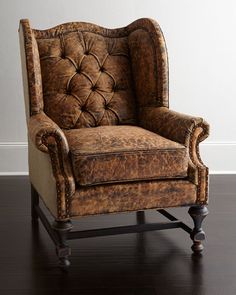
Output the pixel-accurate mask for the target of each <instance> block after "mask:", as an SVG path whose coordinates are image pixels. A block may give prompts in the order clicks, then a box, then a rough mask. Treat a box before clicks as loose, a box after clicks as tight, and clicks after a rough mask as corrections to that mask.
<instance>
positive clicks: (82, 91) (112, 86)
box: [24, 19, 168, 129]
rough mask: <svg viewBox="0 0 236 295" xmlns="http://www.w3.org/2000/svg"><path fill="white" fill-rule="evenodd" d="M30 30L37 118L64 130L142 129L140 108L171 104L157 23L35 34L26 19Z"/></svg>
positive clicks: (68, 27) (74, 26)
mask: <svg viewBox="0 0 236 295" xmlns="http://www.w3.org/2000/svg"><path fill="white" fill-rule="evenodd" d="M24 30H25V36H28V39H27V38H26V39H25V41H26V43H25V47H26V50H27V47H28V50H31V51H32V54H31V59H32V60H31V61H28V73H30V72H32V68H33V71H34V74H33V73H32V75H36V76H35V80H37V83H36V86H34V87H38V89H36V90H37V91H36V92H35V91H34V92H33V95H32V93H30V94H31V95H30V100H31V107H30V109H31V110H30V113H31V114H32V113H35V112H36V113H37V112H40V110H44V112H45V113H46V114H47V115H48V116H49V117H50V118H51V119H52V120H53V121H55V122H56V123H57V124H58V125H59V126H60V127H61V128H63V129H73V128H84V127H96V126H100V125H118V124H121V125H138V113H139V110H140V109H142V108H145V107H153V106H168V65H167V56H166V49H165V43H164V39H163V36H162V33H161V31H160V28H159V26H158V25H157V23H156V22H154V21H152V20H150V19H140V20H137V21H135V22H133V23H132V24H131V25H129V26H127V27H125V28H120V29H105V28H102V27H99V26H96V25H93V24H89V23H68V24H63V25H59V26H57V27H55V28H52V29H49V30H32V29H30V26H29V23H28V21H25V23H24ZM28 56H30V55H29V54H28ZM28 58H30V57H28ZM29 65H31V68H30V67H29ZM32 65H33V66H32ZM36 69H37V70H36ZM35 73H36V74H35ZM37 73H38V74H37ZM31 80H32V78H31ZM31 92H32V91H31Z"/></svg>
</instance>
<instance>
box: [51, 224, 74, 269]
mask: <svg viewBox="0 0 236 295" xmlns="http://www.w3.org/2000/svg"><path fill="white" fill-rule="evenodd" d="M52 227H53V229H54V230H55V231H56V233H57V235H58V241H59V243H58V245H56V253H57V256H58V258H59V267H60V268H62V269H67V268H68V267H69V266H70V261H69V256H70V255H71V249H70V247H69V246H68V245H67V233H68V232H69V231H70V230H71V229H72V223H71V221H70V220H67V221H57V220H56V221H55V222H54V223H53V225H52Z"/></svg>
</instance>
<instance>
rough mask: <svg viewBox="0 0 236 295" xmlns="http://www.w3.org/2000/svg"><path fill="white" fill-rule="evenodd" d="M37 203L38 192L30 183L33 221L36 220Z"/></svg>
mask: <svg viewBox="0 0 236 295" xmlns="http://www.w3.org/2000/svg"><path fill="white" fill-rule="evenodd" d="M38 205H39V194H38V192H37V191H36V190H35V188H34V187H33V185H32V184H31V218H32V221H33V222H37V221H38V214H37V211H36V210H35V207H36V206H38Z"/></svg>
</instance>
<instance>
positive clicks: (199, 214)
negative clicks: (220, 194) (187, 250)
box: [188, 205, 209, 253]
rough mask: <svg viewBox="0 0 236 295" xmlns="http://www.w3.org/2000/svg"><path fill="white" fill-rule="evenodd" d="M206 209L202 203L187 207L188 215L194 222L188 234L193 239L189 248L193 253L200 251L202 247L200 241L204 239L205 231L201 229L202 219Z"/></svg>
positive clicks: (205, 214)
mask: <svg viewBox="0 0 236 295" xmlns="http://www.w3.org/2000/svg"><path fill="white" fill-rule="evenodd" d="M208 212H209V211H208V209H207V207H206V206H204V205H202V206H201V205H199V206H193V207H190V208H189V211H188V213H189V215H190V216H191V217H192V219H193V222H194V228H193V230H192V232H191V234H190V238H191V239H192V240H193V245H192V247H191V249H192V250H193V252H194V253H201V252H202V250H203V249H204V247H203V245H202V241H203V240H205V232H204V231H203V229H202V221H203V219H204V218H205V217H206V216H207V214H208Z"/></svg>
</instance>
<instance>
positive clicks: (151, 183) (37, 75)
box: [19, 19, 209, 220]
mask: <svg viewBox="0 0 236 295" xmlns="http://www.w3.org/2000/svg"><path fill="white" fill-rule="evenodd" d="M19 33H20V42H21V56H22V68H23V77H24V79H23V80H24V89H25V100H26V111H27V121H28V133H29V154H30V155H29V166H30V179H31V181H32V183H33V184H34V185H35V187H36V189H37V190H38V192H39V193H40V194H41V197H42V199H43V201H44V202H45V204H46V206H47V207H48V208H49V210H50V211H51V213H52V214H53V215H54V216H55V218H56V219H58V220H66V219H69V218H70V217H71V216H77V215H78V216H83V215H90V214H100V213H106V212H123V211H130V210H131V211H132V210H142V209H147V208H160V207H173V206H184V205H193V204H206V203H207V202H208V168H207V167H206V166H205V165H204V164H203V162H202V161H201V158H200V154H199V143H200V142H201V141H202V140H203V139H205V138H206V137H207V136H208V134H209V125H208V124H207V123H206V122H205V121H204V120H203V119H201V118H196V117H191V116H187V115H183V114H179V113H176V112H174V111H171V110H169V109H168V107H169V101H168V99H169V98H168V59H167V52H166V46H165V40H164V37H163V34H162V32H161V29H160V27H159V26H158V24H157V23H156V22H155V21H153V20H150V19H139V20H137V21H135V22H133V23H132V24H130V25H128V26H127V27H124V28H119V29H106V28H102V27H99V26H97V25H94V24H89V23H83V22H77V23H67V24H62V25H59V26H56V27H54V28H51V29H48V30H34V29H31V28H30V24H29V21H28V20H21V22H20V28H19ZM27 100H28V101H27ZM116 125H119V126H116ZM138 126H139V127H138ZM87 127H89V128H87ZM148 130H149V131H148ZM38 161H40V164H38ZM49 161H50V162H49ZM49 165H51V168H52V169H48V167H49ZM46 169H48V170H50V171H47V173H46V172H45V170H46ZM40 175H41V177H40ZM47 178H48V182H47ZM163 178H165V179H163ZM180 178H181V179H180ZM110 182H111V183H110ZM48 186H52V188H51V187H48ZM46 187H48V189H47V191H46ZM55 206H56V208H55Z"/></svg>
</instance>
